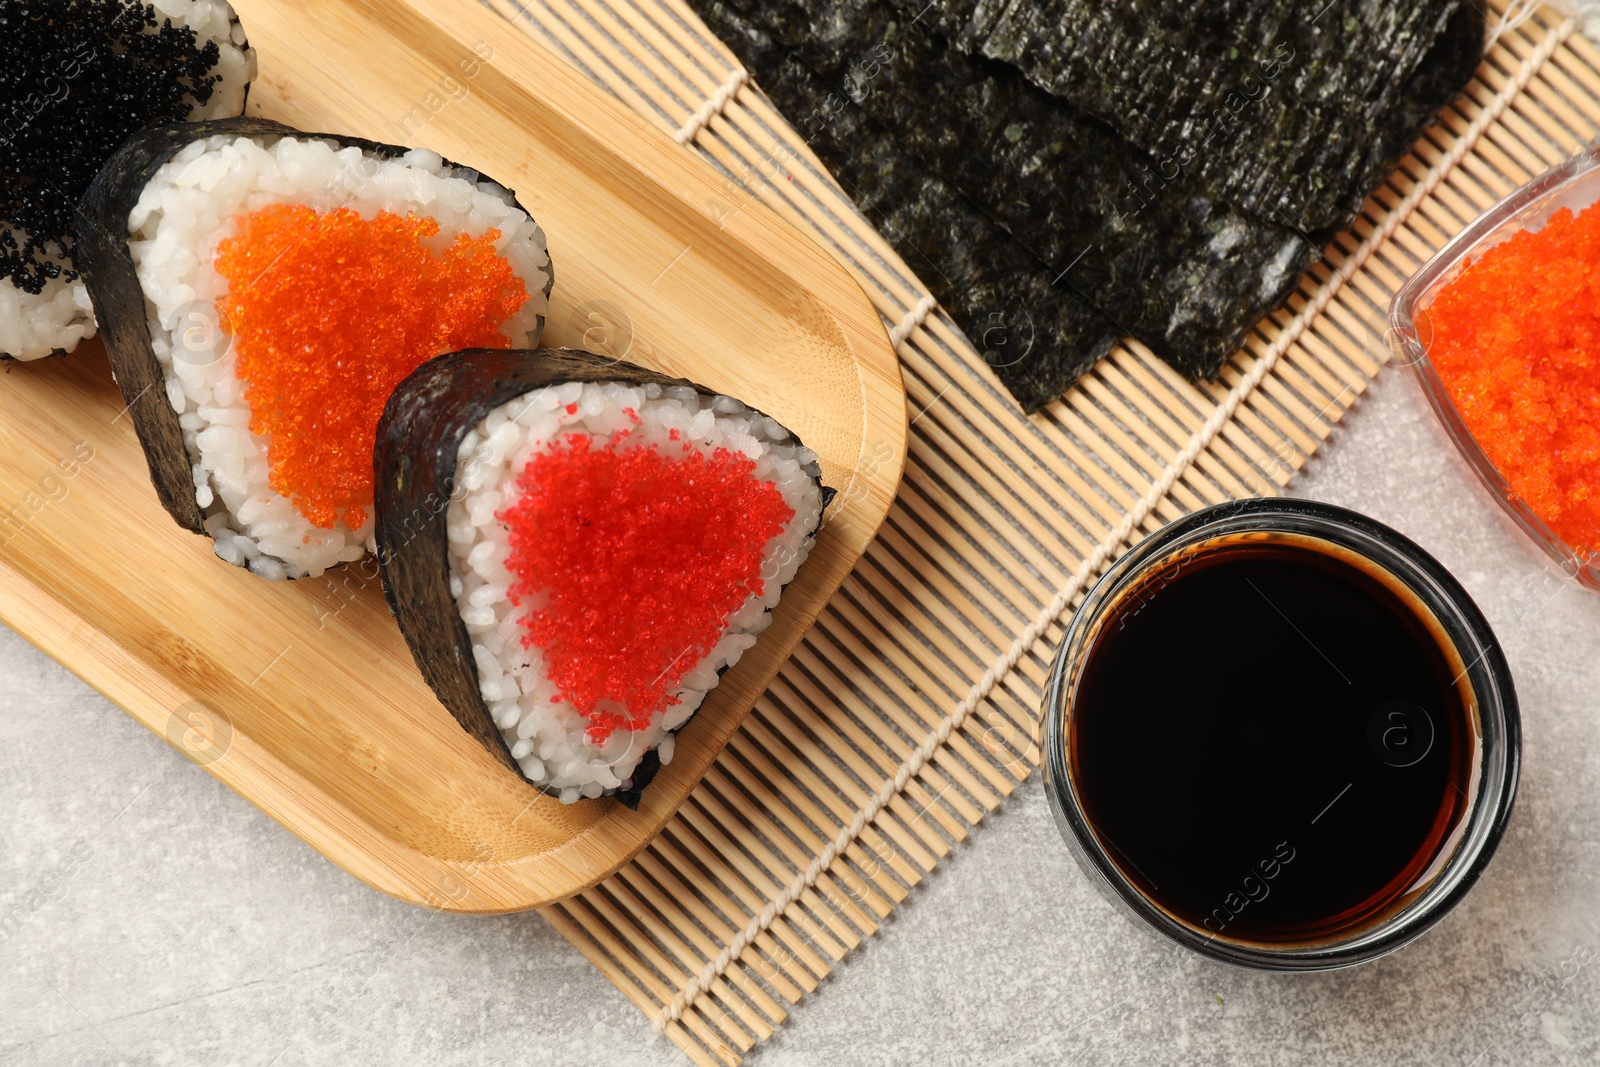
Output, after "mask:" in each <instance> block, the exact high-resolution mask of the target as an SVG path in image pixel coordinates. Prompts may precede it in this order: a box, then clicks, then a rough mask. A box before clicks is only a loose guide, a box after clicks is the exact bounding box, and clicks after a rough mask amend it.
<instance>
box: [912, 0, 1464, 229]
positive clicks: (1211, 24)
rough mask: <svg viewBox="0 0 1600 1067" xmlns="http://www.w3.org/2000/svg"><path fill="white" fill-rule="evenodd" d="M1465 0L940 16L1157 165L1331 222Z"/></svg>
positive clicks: (951, 0) (1084, 4)
mask: <svg viewBox="0 0 1600 1067" xmlns="http://www.w3.org/2000/svg"><path fill="white" fill-rule="evenodd" d="M1460 2H1461V0H1421V2H1418V3H1400V2H1397V0H1332V2H1331V3H1329V4H1327V5H1326V6H1324V5H1322V4H1320V3H1311V4H1307V3H1303V2H1297V0H1201V2H1199V3H1194V4H1186V5H1178V4H1169V3H1160V2H1156V0H1028V2H1026V3H1023V2H1021V0H1006V2H1004V3H980V2H975V0H934V4H935V7H934V14H933V17H934V18H935V19H936V21H937V24H938V25H940V26H943V27H945V28H946V29H948V30H949V32H951V33H953V34H954V35H955V37H956V43H957V45H958V46H959V47H960V48H962V49H963V50H965V51H968V52H970V53H972V54H974V55H982V56H987V57H989V58H991V59H996V60H1002V61H1005V62H1007V63H1010V64H1013V65H1014V66H1015V67H1016V68H1017V69H1019V70H1020V71H1022V72H1023V73H1024V74H1025V75H1026V76H1027V77H1028V78H1029V79H1030V80H1031V81H1033V82H1034V83H1035V84H1037V85H1039V86H1041V87H1042V88H1044V89H1047V90H1049V91H1050V92H1052V93H1055V94H1057V95H1058V96H1061V97H1063V98H1065V99H1067V100H1069V101H1071V102H1072V103H1074V104H1076V105H1078V106H1079V107H1082V108H1083V109H1085V110H1086V111H1088V112H1090V113H1091V114H1094V115H1096V116H1098V117H1100V118H1102V119H1104V120H1105V121H1106V122H1108V123H1109V124H1111V125H1112V126H1113V127H1115V128H1116V129H1117V130H1119V131H1121V132H1122V133H1124V134H1126V135H1127V136H1128V138H1129V139H1130V140H1132V141H1133V142H1134V143H1135V144H1137V145H1139V146H1140V147H1142V148H1144V149H1145V150H1146V151H1148V152H1150V153H1152V154H1154V155H1155V156H1157V157H1158V159H1159V160H1160V163H1161V166H1162V167H1163V168H1172V167H1176V168H1178V169H1182V170H1184V171H1188V172H1192V173H1193V174H1194V175H1195V176H1196V177H1197V178H1198V179H1199V180H1200V181H1201V182H1203V183H1204V185H1205V186H1206V187H1208V188H1210V189H1212V190H1214V191H1215V192H1216V193H1217V194H1218V195H1219V196H1220V197H1221V198H1223V199H1225V200H1227V201H1229V202H1232V203H1235V204H1238V205H1240V206H1241V207H1244V208H1245V209H1247V210H1249V211H1252V212H1254V213H1256V214H1258V215H1260V216H1261V217H1263V218H1268V219H1272V220H1275V221H1283V222H1286V223H1288V224H1290V225H1293V226H1295V227H1297V228H1300V229H1302V230H1306V231H1322V230H1326V229H1329V228H1333V227H1338V226H1341V225H1343V224H1344V223H1346V222H1348V221H1349V219H1348V214H1349V212H1348V203H1349V201H1350V198H1351V196H1352V193H1353V191H1355V190H1356V189H1357V186H1358V183H1359V182H1361V181H1362V180H1363V179H1364V177H1365V176H1366V175H1367V174H1368V162H1369V155H1370V146H1371V145H1372V144H1373V143H1375V142H1378V141H1388V140H1389V139H1390V138H1389V136H1387V133H1388V126H1387V125H1386V123H1385V116H1386V115H1388V114H1390V113H1391V112H1393V111H1394V109H1395V107H1396V105H1397V104H1401V103H1402V102H1406V103H1415V101H1409V102H1407V101H1404V100H1403V93H1404V92H1405V91H1406V90H1407V89H1412V90H1415V89H1418V88H1423V87H1422V86H1419V85H1417V83H1414V82H1411V81H1409V80H1408V79H1409V76H1410V74H1411V72H1412V71H1413V70H1414V69H1416V68H1417V66H1418V64H1419V63H1420V62H1421V60H1422V58H1423V57H1424V55H1426V54H1427V53H1428V51H1429V49H1430V48H1431V47H1432V45H1433V42H1434V41H1435V39H1436V38H1438V36H1439V35H1440V33H1441V32H1442V31H1443V29H1444V27H1445V25H1446V22H1447V20H1448V19H1449V18H1450V16H1451V15H1452V14H1453V13H1454V11H1455V10H1456V8H1457V7H1458V6H1459V4H1460ZM897 4H898V6H899V8H900V10H901V11H908V10H913V9H914V8H915V7H917V6H919V5H918V3H917V0H897ZM1451 91H1453V88H1452V90H1451ZM1446 99H1448V94H1447V95H1445V96H1444V97H1443V98H1439V99H1434V100H1431V101H1424V102H1423V103H1425V104H1426V107H1425V109H1424V110H1426V111H1432V110H1433V109H1434V108H1436V107H1438V106H1440V105H1441V104H1443V103H1444V102H1445V100H1446ZM1403 118H1404V116H1402V119H1403ZM1409 129H1410V130H1411V131H1412V132H1415V126H1414V125H1412V126H1410V127H1409Z"/></svg>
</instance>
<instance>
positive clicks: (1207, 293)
mask: <svg viewBox="0 0 1600 1067" xmlns="http://www.w3.org/2000/svg"><path fill="white" fill-rule="evenodd" d="M730 2H731V6H733V7H735V8H738V9H739V10H740V13H741V15H742V16H743V20H744V21H745V22H746V23H747V24H749V25H751V26H754V27H756V28H758V30H759V31H761V32H765V33H766V34H768V35H770V37H771V39H772V40H773V42H774V43H775V44H776V45H778V46H779V47H782V48H784V49H786V50H787V52H788V53H789V54H790V55H791V56H792V58H794V59H795V60H797V61H798V62H800V63H801V64H803V65H804V66H806V67H808V68H809V69H810V70H811V71H812V72H813V73H814V74H816V75H817V76H818V78H819V79H820V80H821V81H822V82H825V83H827V84H828V85H829V86H830V96H829V97H828V98H826V100H825V102H824V103H823V104H816V105H813V106H812V107H811V108H810V109H809V110H808V111H800V112H795V111H790V112H789V114H790V116H791V118H792V119H794V120H795V121H796V122H797V123H798V124H799V125H800V127H801V128H802V132H805V131H804V127H805V125H806V124H807V123H808V122H809V121H810V119H811V118H812V117H813V116H815V115H818V114H819V113H821V112H823V111H824V110H826V111H831V110H836V109H837V108H838V107H839V106H840V103H841V102H842V101H845V100H849V101H854V102H855V103H857V104H859V106H860V108H861V110H862V111H863V112H864V113H865V114H866V115H867V116H868V117H869V118H870V119H871V120H873V121H874V123H875V124H876V126H877V127H878V130H879V132H878V136H879V137H882V138H886V139H893V140H896V141H898V142H899V144H900V145H901V147H902V148H903V149H904V151H905V152H906V153H908V154H909V155H910V156H912V157H913V158H916V159H918V160H919V161H920V162H921V163H923V164H924V165H925V166H927V167H928V168H929V169H930V170H931V171H933V172H935V173H937V174H938V175H939V176H940V177H942V178H944V179H945V180H947V181H948V182H950V184H952V185H953V186H954V187H955V188H956V189H958V190H959V191H960V192H962V193H964V194H965V195H966V196H967V197H969V198H970V199H971V200H973V202H975V203H977V204H978V205H979V206H981V207H982V208H983V209H984V211H985V212H986V213H987V214H988V215H989V216H990V217H991V218H993V219H994V220H995V221H997V222H999V223H1000V224H1001V225H1002V226H1003V227H1005V229H1006V230H1007V231H1008V232H1010V233H1011V234H1012V235H1013V236H1014V237H1015V238H1016V239H1017V240H1018V241H1020V242H1021V243H1022V244H1023V245H1024V247H1026V248H1028V249H1029V250H1030V251H1032V252H1033V253H1034V254H1035V255H1037V256H1038V257H1039V258H1040V259H1042V260H1043V261H1044V262H1045V263H1047V264H1048V265H1049V266H1051V267H1053V268H1054V269H1055V270H1056V271H1057V272H1058V273H1059V275H1060V276H1061V277H1062V278H1063V279H1064V281H1065V283H1066V284H1067V285H1068V286H1070V287H1071V288H1073V289H1074V290H1076V291H1077V292H1078V293H1079V294H1080V295H1082V296H1083V297H1084V298H1085V299H1087V300H1089V301H1090V302H1091V303H1093V304H1094V305H1095V306H1096V307H1098V308H1099V309H1100V311H1101V312H1103V313H1104V314H1105V315H1106V316H1107V317H1109V318H1110V319H1112V320H1113V321H1114V322H1115V323H1116V324H1117V325H1118V326H1120V327H1121V328H1122V329H1124V330H1125V331H1127V332H1128V333H1129V334H1131V335H1133V336H1134V337H1137V338H1138V339H1139V340H1141V341H1143V342H1144V343H1145V344H1147V345H1148V346H1149V347H1150V348H1151V350H1152V351H1154V352H1155V353H1156V354H1157V355H1159V356H1161V357H1162V358H1163V359H1166V360H1167V361H1168V362H1170V363H1172V364H1173V365H1174V366H1177V367H1179V368H1180V369H1182V370H1184V371H1186V372H1188V373H1190V374H1195V375H1200V376H1211V375H1214V374H1216V372H1217V371H1218V370H1219V369H1220V367H1221V364H1222V361H1223V360H1224V359H1225V358H1226V357H1227V356H1228V355H1230V354H1231V353H1232V352H1233V351H1234V350H1235V349H1236V348H1237V347H1238V344H1239V342H1240V340H1241V338H1242V336H1243V334H1244V331H1245V330H1246V329H1248V328H1249V326H1250V325H1251V324H1252V323H1254V322H1255V321H1256V320H1258V319H1259V318H1260V317H1261V316H1262V315H1263V314H1265V313H1266V312H1267V311H1269V310H1271V309H1272V308H1273V307H1276V306H1277V305H1278V303H1279V302H1280V301H1281V300H1282V298H1283V297H1284V296H1285V295H1286V294H1287V293H1288V292H1289V290H1290V289H1291V288H1292V287H1293V285H1294V283H1295V280H1296V279H1297V278H1298V277H1299V275H1300V273H1301V271H1302V270H1303V269H1304V268H1305V266H1306V264H1307V263H1308V262H1310V260H1311V258H1312V257H1313V256H1314V255H1315V253H1316V248H1315V247H1313V245H1312V244H1311V243H1309V242H1308V241H1307V240H1306V239H1305V238H1303V237H1301V236H1300V235H1299V234H1298V233H1297V232H1296V231H1294V230H1292V229H1290V228H1289V227H1286V226H1282V225H1277V224H1273V223H1270V222H1263V221H1261V220H1259V219H1257V218H1255V217H1253V216H1249V215H1245V214H1243V213H1241V212H1238V211H1235V210H1233V209H1231V208H1230V207H1229V206H1228V205H1226V204H1222V203H1220V202H1218V201H1216V200H1215V199H1214V198H1212V197H1210V196H1209V194H1208V193H1207V191H1206V190H1205V189H1204V188H1202V187H1200V186H1199V185H1198V184H1197V183H1196V182H1194V181H1192V180H1190V179H1189V178H1188V177H1187V176H1186V175H1183V174H1181V173H1178V172H1172V173H1169V174H1167V175H1165V176H1163V175H1162V174H1161V173H1159V172H1158V167H1157V161H1156V160H1154V159H1153V158H1151V157H1150V156H1148V155H1147V154H1146V153H1144V152H1143V151H1142V150H1140V149H1139V148H1137V147H1135V146H1134V145H1133V144H1131V143H1130V142H1129V141H1128V140H1127V139H1125V138H1123V137H1122V136H1120V135H1119V134H1117V133H1116V132H1115V131H1113V130H1111V129H1110V128H1109V127H1107V126H1105V125H1104V124H1103V123H1100V122H1099V121H1097V120H1095V119H1093V118H1090V117H1089V116H1087V115H1085V114H1083V113H1081V112H1079V111H1077V110H1076V109H1074V108H1072V107H1071V106H1069V105H1067V104H1065V103H1064V102H1063V101H1062V100H1061V99H1059V98H1057V97H1053V96H1052V95H1051V94H1049V93H1047V92H1045V91H1044V90H1042V89H1040V88H1038V87H1037V86H1034V85H1032V84H1031V83H1029V82H1028V81H1027V79H1025V78H1024V77H1023V76H1022V75H1021V74H1020V73H1019V72H1018V71H1017V70H1015V69H1014V68H1012V67H1010V66H1008V65H1006V64H1003V63H999V62H996V61H993V60H987V59H983V58H979V57H973V56H968V55H965V54H963V53H962V52H960V51H959V50H957V49H954V48H952V47H950V44H949V42H948V41H947V40H946V39H944V38H943V37H942V36H941V35H939V34H938V33H937V32H936V31H934V30H933V29H931V28H930V27H928V26H927V25H924V24H919V23H918V22H917V21H915V20H913V19H907V18H905V17H904V16H902V15H901V14H900V13H899V12H897V11H896V10H894V9H893V8H892V7H887V6H884V5H868V6H857V5H856V4H854V3H853V2H851V0H779V2H777V3H767V2H761V0H730ZM719 6H720V5H717V4H705V5H704V7H705V8H706V10H707V17H708V19H710V20H711V21H713V22H714V23H715V28H716V29H717V30H718V32H719V33H723V34H724V35H725V36H726V35H727V31H728V30H737V29H739V28H740V27H739V26H737V25H731V24H730V22H729V19H728V17H727V16H726V15H725V14H724V12H723V11H719V10H718V7H719ZM758 73H759V71H758ZM933 99H937V100H939V101H941V107H940V111H939V118H940V119H942V120H944V121H936V122H930V121H928V102H929V101H930V100H933Z"/></svg>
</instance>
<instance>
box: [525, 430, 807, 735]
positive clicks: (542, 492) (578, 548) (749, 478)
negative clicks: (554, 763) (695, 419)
mask: <svg viewBox="0 0 1600 1067" xmlns="http://www.w3.org/2000/svg"><path fill="white" fill-rule="evenodd" d="M628 436H629V435H628V433H627V432H626V431H624V432H622V433H619V434H617V435H616V436H614V437H612V438H611V439H609V440H607V441H605V442H604V443H600V444H598V445H597V443H596V442H595V440H594V439H593V438H591V437H589V436H588V435H585V434H569V435H567V436H566V437H565V438H564V439H563V440H562V441H561V442H560V443H559V444H558V446H557V447H556V448H554V449H552V450H550V451H547V452H540V453H539V454H538V455H536V456H534V457H533V459H531V460H529V462H528V465H527V466H526V467H525V468H524V469H523V471H522V474H521V475H520V476H519V477H518V480H517V487H518V489H519V490H520V492H521V496H520V497H519V498H518V499H517V501H516V502H515V503H514V504H512V505H511V506H510V507H508V508H506V509H505V510H504V511H502V512H501V513H500V514H499V515H498V516H497V518H499V520H500V521H501V522H503V523H505V524H506V526H507V527H508V528H509V530H510V540H511V556H510V558H509V559H508V560H507V561H506V567H507V569H508V570H509V571H510V572H511V574H512V577H513V579H514V581H513V584H512V586H511V590H510V597H511V601H512V603H513V604H516V605H518V606H521V604H522V603H523V601H524V600H526V599H529V598H533V599H534V601H535V603H536V604H537V606H535V607H533V608H531V610H529V611H526V612H524V613H523V615H522V618H521V623H522V625H523V627H524V628H525V629H526V631H527V632H526V633H525V634H524V636H523V644H524V645H525V646H527V647H537V648H539V649H540V650H541V652H542V653H543V656H544V660H545V665H546V672H547V674H548V676H549V678H550V680H551V681H552V682H553V683H554V684H555V685H556V686H557V687H558V689H559V692H560V695H561V697H562V698H564V699H565V700H567V701H568V702H569V703H570V704H572V706H573V707H575V708H576V709H577V710H578V711H579V712H580V713H581V714H582V715H584V716H585V717H586V718H587V719H588V720H589V726H588V730H587V734H588V737H589V739H590V740H591V741H592V742H594V743H595V744H600V743H603V742H604V741H605V740H606V738H608V737H610V736H611V733H612V731H614V730H618V729H621V730H639V729H643V728H645V727H647V726H649V725H650V721H651V719H652V718H653V717H654V716H655V715H656V714H657V713H658V712H660V711H663V710H664V709H666V708H667V707H669V706H671V705H672V704H674V703H676V702H677V700H676V698H675V697H672V696H671V693H672V691H673V690H674V689H676V688H678V686H679V685H680V684H681V683H682V681H683V676H684V675H685V674H686V673H687V672H688V671H689V670H690V669H691V668H693V666H694V665H695V664H696V663H697V662H699V661H700V660H701V659H703V658H704V657H705V656H706V654H707V653H709V652H710V651H711V649H712V647H713V646H714V645H716V643H717V641H718V640H719V639H720V638H721V637H722V633H723V631H724V629H725V628H726V626H727V621H728V617H729V615H731V614H732V613H733V612H735V611H737V610H738V609H739V608H740V607H741V606H742V605H743V604H744V603H745V601H746V600H747V598H749V597H750V596H752V595H757V596H759V595H760V594H762V593H763V592H764V591H765V588H766V585H765V582H764V580H763V579H762V575H761V557H762V552H763V550H764V549H765V548H766V545H767V542H768V541H770V540H771V539H772V538H773V537H775V536H777V535H778V534H779V533H781V532H782V531H783V530H784V528H785V527H786V526H788V524H789V523H790V522H791V521H793V519H794V509H793V508H791V507H790V506H789V505H788V503H786V502H785V501H784V499H783V495H782V494H781V493H780V492H779V491H778V487H777V486H776V485H774V484H772V483H771V482H768V481H763V480H762V479H759V478H757V477H756V476H755V473H754V472H755V462H754V461H753V460H751V459H750V458H749V457H748V456H745V455H744V454H743V453H740V452H733V451H730V450H728V449H725V448H719V449H717V450H716V451H714V452H713V453H711V454H710V455H709V456H708V455H706V454H705V453H704V452H701V451H700V450H699V449H697V448H693V447H691V446H690V445H688V444H684V445H682V446H681V452H679V453H678V454H675V455H667V454H663V452H661V451H660V450H658V449H657V448H655V447H652V446H650V445H645V444H639V443H632V442H629V440H628Z"/></svg>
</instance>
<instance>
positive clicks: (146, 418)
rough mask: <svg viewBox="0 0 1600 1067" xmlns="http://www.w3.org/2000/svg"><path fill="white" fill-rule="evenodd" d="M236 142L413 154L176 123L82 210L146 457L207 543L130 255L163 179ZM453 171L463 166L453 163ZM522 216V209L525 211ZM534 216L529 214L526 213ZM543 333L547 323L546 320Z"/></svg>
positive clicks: (283, 132)
mask: <svg viewBox="0 0 1600 1067" xmlns="http://www.w3.org/2000/svg"><path fill="white" fill-rule="evenodd" d="M218 134H227V135H230V136H235V137H240V136H242V137H253V138H257V139H262V138H267V139H271V140H274V141H276V140H277V139H278V138H280V137H299V138H305V139H313V138H314V139H317V140H324V141H332V142H334V143H336V144H339V145H343V146H345V147H355V148H360V149H362V150H363V151H364V152H369V153H371V154H372V155H374V156H377V157H379V158H381V159H395V158H398V157H400V156H403V155H405V154H406V153H407V152H409V151H410V149H409V148H407V147H405V146H404V145H392V144H382V143H380V142H377V141H367V140H363V139H362V138H359V137H345V136H343V135H341V134H332V133H307V132H304V131H302V130H297V129H295V128H294V127H292V126H285V125H284V124H282V123H280V122H273V121H272V120H270V119H259V118H253V117H239V118H231V119H211V120H208V121H204V122H173V123H167V124H164V125H160V126H151V127H147V128H145V129H143V130H140V131H139V132H137V133H135V134H134V135H133V136H131V137H129V138H128V139H127V140H126V141H124V142H123V144H122V147H121V148H119V149H117V151H116V152H115V154H113V155H112V156H111V158H110V159H108V160H107V161H106V164H105V166H103V167H102V168H101V169H100V171H99V173H97V174H96V175H95V177H94V181H93V182H91V183H90V185H89V189H88V191H87V192H86V193H85V194H84V196H83V199H82V201H80V202H79V204H78V208H77V213H76V215H75V217H74V226H75V228H76V229H77V231H78V247H77V262H78V269H79V270H80V271H82V273H83V278H84V282H85V284H86V285H87V286H88V289H89V296H90V299H92V300H93V301H94V308H95V316H96V318H97V319H98V320H99V323H100V336H101V337H102V338H103V339H104V341H105V346H106V354H107V356H109V357H110V361H111V372H112V376H113V377H114V378H115V379H116V382H117V388H119V389H120V390H121V391H122V398H123V400H124V401H126V402H127V405H128V414H129V416H130V417H131V419H132V422H133V427H134V430H135V431H137V433H138V435H139V445H140V447H142V448H143V449H144V456H145V462H146V463H147V464H148V465H149V468H150V480H151V482H152V483H154V485H155V490H156V496H157V497H158V498H159V499H160V501H161V506H162V507H164V508H166V509H167V514H169V515H171V516H172V518H173V521H175V522H176V523H177V524H178V525H179V526H181V527H183V528H184V529H186V530H189V531H191V532H193V533H197V534H203V533H205V525H204V524H205V513H204V511H203V510H202V509H201V507H200V505H199V504H197V503H196V502H195V498H194V494H195V486H194V475H193V471H192V464H193V461H192V460H191V459H190V458H189V450H188V448H187V447H186V446H185V445H184V443H183V428H182V426H180V425H179V422H178V413H177V412H175V411H173V410H172V403H171V401H169V400H168V399H167V390H166V372H165V371H164V370H163V369H162V367H161V362H160V360H158V359H157V358H156V354H155V348H154V347H153V345H152V344H151V339H150V321H149V318H148V316H147V311H146V308H145V298H144V290H143V289H142V288H141V287H140V285H139V276H138V273H137V271H136V269H135V267H134V265H133V257H132V255H131V254H130V253H129V251H128V214H129V213H130V212H131V211H132V210H133V208H134V205H135V204H137V203H138V202H139V194H140V193H141V192H143V191H144V187H145V186H146V185H147V184H149V182H150V179H151V178H153V177H154V176H155V173H156V171H158V170H160V169H161V167H162V166H163V165H164V164H165V163H167V162H168V161H169V160H170V159H172V157H173V156H175V155H177V154H178V153H179V152H180V151H181V150H182V149H183V148H184V147H185V146H186V145H188V144H190V143H192V142H194V141H199V140H203V139H205V138H207V137H212V136H215V135H218ZM445 162H446V163H447V164H448V165H449V166H452V167H459V168H460V169H461V170H464V171H466V170H468V168H465V167H461V166H460V164H458V163H451V162H450V161H449V160H446V161H445ZM470 173H472V174H477V175H478V176H477V181H479V182H481V183H483V184H485V185H493V186H495V187H497V188H504V186H501V185H500V184H499V183H498V182H496V181H494V180H493V179H492V178H489V177H487V176H484V175H481V174H478V172H476V171H470ZM517 206H518V207H521V206H522V205H521V204H518V205H517ZM524 210H526V209H524ZM545 275H546V279H545V290H544V293H545V296H549V295H550V287H551V286H552V285H553V284H554V276H555V268H554V266H553V264H552V265H547V266H546V268H545ZM539 328H540V331H541V332H542V330H543V328H544V320H543V318H541V319H540V320H539Z"/></svg>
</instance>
